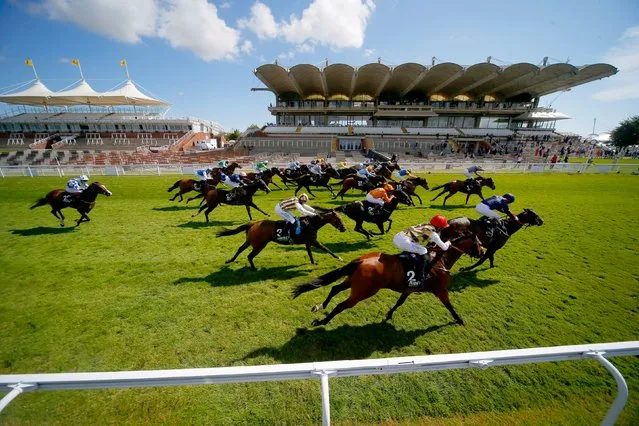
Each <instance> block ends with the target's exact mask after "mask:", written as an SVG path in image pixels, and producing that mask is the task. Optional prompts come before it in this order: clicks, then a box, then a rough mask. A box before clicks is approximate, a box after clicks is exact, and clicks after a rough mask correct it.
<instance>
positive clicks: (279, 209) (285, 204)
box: [275, 194, 317, 239]
mask: <svg viewBox="0 0 639 426" xmlns="http://www.w3.org/2000/svg"><path fill="white" fill-rule="evenodd" d="M307 202H308V195H306V194H301V195H300V196H299V197H291V198H287V199H286V200H283V201H281V202H279V203H278V204H277V205H276V206H275V214H277V215H278V216H279V217H281V218H282V219H284V220H285V221H286V227H285V228H284V229H285V231H286V234H287V235H288V237H289V238H290V239H293V230H294V229H295V223H296V222H297V233H298V234H299V232H300V230H301V227H300V223H299V220H296V219H295V216H293V215H292V214H291V213H290V212H289V210H293V209H297V211H298V212H300V214H302V215H304V216H317V212H316V211H315V209H313V207H311V206H309V205H307V204H306V203H307Z"/></svg>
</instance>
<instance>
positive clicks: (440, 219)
mask: <svg viewBox="0 0 639 426" xmlns="http://www.w3.org/2000/svg"><path fill="white" fill-rule="evenodd" d="M430 224H431V225H433V226H436V227H438V228H448V221H447V220H446V218H445V217H444V216H441V215H437V216H433V218H432V219H431V220H430Z"/></svg>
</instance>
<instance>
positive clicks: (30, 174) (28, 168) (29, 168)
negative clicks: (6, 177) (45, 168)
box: [27, 166, 33, 177]
mask: <svg viewBox="0 0 639 426" xmlns="http://www.w3.org/2000/svg"><path fill="white" fill-rule="evenodd" d="M27 170H28V171H29V176H31V177H33V172H32V171H31V167H30V166H27Z"/></svg>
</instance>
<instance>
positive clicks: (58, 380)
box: [0, 341, 639, 425]
mask: <svg viewBox="0 0 639 426" xmlns="http://www.w3.org/2000/svg"><path fill="white" fill-rule="evenodd" d="M631 355H639V341H633V342H616V343H600V344H587V345H574V346H554V347H547V348H531V349H513V350H503V351H490V352H470V353H462V354H448V355H428V356H415V357H401V358H379V359H362V360H352V361H327V362H308V363H301V364H280V365H259V366H251V367H219V368H192V369H182V370H150V371H117V372H101V373H60V374H16V375H0V389H3V390H5V391H9V393H8V394H7V395H5V397H4V398H2V400H0V411H2V409H4V408H5V407H6V406H7V405H8V404H9V403H10V402H11V401H12V400H13V399H15V398H16V397H17V396H18V395H20V394H21V393H22V392H29V391H36V390H72V389H109V388H134V387H149V386H182V385H202V384H219V383H248V382H265V381H280V380H302V379H319V380H320V383H321V391H322V424H324V425H329V424H330V394H329V378H335V377H352V376H369V375H378V374H396V373H416V372H424V371H441V370H452V369H462V368H479V369H486V368H489V367H499V366H504V365H517V364H531V363H539V362H556V361H569V360H582V359H594V360H596V361H598V362H600V363H601V364H603V365H604V367H605V368H606V369H607V370H608V371H609V372H610V373H611V374H612V376H613V377H614V378H615V381H616V383H617V390H618V394H617V397H616V398H615V400H614V402H613V404H612V406H611V407H610V409H609V410H608V413H607V414H606V417H605V418H604V420H603V421H602V423H601V424H602V425H613V424H614V423H615V420H616V419H617V417H618V416H619V414H620V413H621V411H622V410H623V407H624V406H625V404H626V401H627V399H628V386H627V385H626V382H625V380H624V378H623V376H622V375H621V373H619V371H618V370H617V369H616V368H615V366H614V365H612V363H610V361H608V360H607V359H606V358H605V357H614V356H631Z"/></svg>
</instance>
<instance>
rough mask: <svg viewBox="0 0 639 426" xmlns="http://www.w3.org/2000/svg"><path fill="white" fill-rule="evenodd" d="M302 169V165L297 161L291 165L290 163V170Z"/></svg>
mask: <svg viewBox="0 0 639 426" xmlns="http://www.w3.org/2000/svg"><path fill="white" fill-rule="evenodd" d="M299 168H300V163H299V161H297V160H294V161H291V162H290V163H288V169H289V170H297V169H299Z"/></svg>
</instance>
